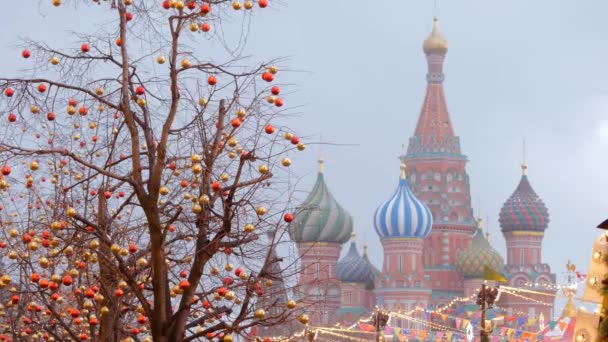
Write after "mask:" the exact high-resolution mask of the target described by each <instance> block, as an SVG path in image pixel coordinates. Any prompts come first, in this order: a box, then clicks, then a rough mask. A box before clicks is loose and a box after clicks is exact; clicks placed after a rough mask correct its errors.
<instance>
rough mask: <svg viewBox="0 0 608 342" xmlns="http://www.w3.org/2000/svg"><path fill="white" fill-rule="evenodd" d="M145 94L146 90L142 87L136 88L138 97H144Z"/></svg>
mask: <svg viewBox="0 0 608 342" xmlns="http://www.w3.org/2000/svg"><path fill="white" fill-rule="evenodd" d="M145 92H146V90H145V89H144V87H142V86H138V87H137V88H135V94H137V95H143V94H144V93H145Z"/></svg>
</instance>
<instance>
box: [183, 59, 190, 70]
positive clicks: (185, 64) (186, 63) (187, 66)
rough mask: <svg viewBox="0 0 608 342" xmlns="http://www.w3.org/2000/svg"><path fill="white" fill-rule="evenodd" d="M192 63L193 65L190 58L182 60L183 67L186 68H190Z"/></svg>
mask: <svg viewBox="0 0 608 342" xmlns="http://www.w3.org/2000/svg"><path fill="white" fill-rule="evenodd" d="M191 65H192V63H190V60H188V59H184V60H182V68H184V69H186V68H189V67H190V66H191Z"/></svg>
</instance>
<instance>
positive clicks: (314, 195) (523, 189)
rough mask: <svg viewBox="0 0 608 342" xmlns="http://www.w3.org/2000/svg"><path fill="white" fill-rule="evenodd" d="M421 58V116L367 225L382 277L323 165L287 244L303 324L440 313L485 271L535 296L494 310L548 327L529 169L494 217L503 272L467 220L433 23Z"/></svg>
mask: <svg viewBox="0 0 608 342" xmlns="http://www.w3.org/2000/svg"><path fill="white" fill-rule="evenodd" d="M423 51H424V54H425V56H426V59H427V62H428V73H427V76H426V80H427V86H426V95H425V97H424V102H423V104H422V110H421V111H420V116H419V117H418V122H417V124H416V129H415V131H414V134H413V136H412V137H411V138H410V139H409V144H408V147H407V150H406V152H405V153H404V154H403V155H401V156H400V160H401V165H400V169H398V168H397V165H395V166H396V167H395V183H396V184H395V185H396V189H395V190H394V191H393V193H392V195H391V196H390V197H389V198H388V199H387V200H386V201H384V202H381V203H380V205H379V206H378V208H377V209H376V211H375V214H374V216H373V226H374V228H375V231H376V233H377V234H378V236H379V238H380V241H381V243H382V247H383V250H384V259H383V263H382V268H381V269H377V268H376V267H375V266H374V265H373V264H372V263H371V262H370V260H369V259H368V256H367V251H366V246H365V245H364V246H363V248H362V252H360V251H359V248H358V246H357V244H356V241H354V240H355V239H354V234H353V220H352V218H351V216H350V215H349V213H348V211H347V210H346V209H345V208H343V207H342V206H341V205H340V204H339V203H338V202H337V201H336V199H335V198H334V196H333V195H332V193H331V192H330V190H329V188H328V186H327V184H326V179H325V177H324V174H323V160H322V159H319V170H318V174H317V179H316V182H315V184H314V187H313V189H312V191H311V192H310V193H309V195H308V197H307V198H306V199H305V200H304V202H303V203H302V204H301V205H300V208H302V211H301V213H300V214H298V215H297V216H296V218H295V220H294V223H293V225H292V227H291V231H290V235H291V238H292V240H294V241H295V242H296V244H297V247H298V252H299V254H300V258H301V259H300V263H301V265H300V272H299V281H298V282H299V289H300V290H299V291H300V295H301V297H302V298H306V301H307V302H309V303H310V307H309V308H308V309H307V312H308V314H309V316H310V319H311V324H312V325H316V326H328V325H333V324H335V323H337V322H344V323H346V322H348V323H352V322H356V321H357V320H358V319H360V318H367V317H369V316H370V314H371V313H372V312H373V310H374V307H375V306H376V305H377V306H378V307H380V308H383V309H385V310H391V311H397V310H398V311H402V312H407V311H410V310H414V309H415V308H431V309H432V308H436V307H441V306H443V305H446V304H448V303H449V302H450V301H452V300H453V299H455V298H463V297H466V296H471V295H474V294H475V293H476V291H477V290H478V288H479V287H480V285H481V283H482V282H483V280H482V279H483V271H484V265H487V266H488V267H490V268H491V269H493V270H495V271H497V272H500V273H502V274H503V275H504V276H505V277H506V278H507V279H508V284H507V285H508V286H510V287H512V288H521V287H524V286H525V287H526V289H528V290H530V289H531V290H534V291H532V292H536V293H537V295H536V298H530V296H532V297H534V296H535V295H529V294H527V295H526V296H524V297H522V296H521V295H518V294H517V292H509V293H504V294H502V295H501V297H500V299H499V302H498V303H497V304H498V305H499V306H500V307H501V308H503V309H505V310H506V311H507V312H509V313H523V314H525V315H526V316H527V317H530V318H534V317H539V316H541V315H542V316H544V317H546V318H547V319H551V318H552V317H553V304H552V303H551V304H547V303H545V302H543V300H545V301H546V297H545V298H542V297H543V294H548V295H554V294H555V292H556V291H555V290H551V289H552V288H553V289H554V288H555V287H554V285H555V282H556V277H555V274H553V273H551V269H550V267H549V265H548V264H546V263H543V261H542V253H541V251H542V240H543V236H544V233H545V229H546V228H547V226H548V223H549V214H548V211H547V208H546V207H545V205H544V203H543V201H542V200H541V199H540V197H539V196H538V195H537V194H536V192H535V191H534V190H533V188H532V186H531V184H530V181H529V179H528V176H527V165H526V164H525V162H524V163H523V165H522V166H521V169H522V175H521V179H520V180H519V184H518V185H517V187H516V188H515V191H514V192H513V194H512V195H511V196H510V197H508V198H507V200H506V201H505V203H504V205H503V207H502V209H501V211H500V214H499V222H500V227H501V230H502V233H503V236H504V238H505V241H506V245H507V249H506V250H507V256H506V262H505V260H504V259H503V257H502V256H501V255H500V254H499V253H498V252H497V251H496V250H495V249H494V248H493V247H492V245H491V244H490V241H489V237H488V236H487V235H486V234H484V232H483V228H482V224H481V219H477V220H476V219H475V217H474V215H473V210H472V207H471V194H470V182H469V176H468V175H467V172H466V163H467V157H466V156H465V155H464V154H463V153H462V151H461V148H460V140H459V137H458V136H456V134H455V132H454V128H453V125H452V121H451V119H450V116H449V114H448V109H447V104H446V100H445V95H444V89H443V81H444V74H443V62H444V59H445V57H446V54H447V51H448V43H447V41H446V40H445V39H444V38H443V37H442V36H441V34H440V33H439V29H438V22H437V19H436V18H435V19H434V23H433V30H432V32H431V34H430V36H429V37H428V38H427V39H426V40H425V41H424V43H423ZM388 191H389V189H387V192H388ZM307 208H308V209H307ZM349 240H351V242H350V244H349V245H348V246H346V248H348V251H347V253H346V254H345V256H344V257H342V258H341V259H340V255H341V251H342V248H343V247H345V246H344V244H347V243H348V242H349ZM530 284H532V285H530ZM529 292H531V291H528V292H527V293H529ZM524 298H525V300H524Z"/></svg>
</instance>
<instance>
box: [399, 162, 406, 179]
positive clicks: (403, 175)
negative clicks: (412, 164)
mask: <svg viewBox="0 0 608 342" xmlns="http://www.w3.org/2000/svg"><path fill="white" fill-rule="evenodd" d="M406 169H407V167H406V166H405V163H401V175H400V177H399V178H400V179H405V178H406V172H405V170H406Z"/></svg>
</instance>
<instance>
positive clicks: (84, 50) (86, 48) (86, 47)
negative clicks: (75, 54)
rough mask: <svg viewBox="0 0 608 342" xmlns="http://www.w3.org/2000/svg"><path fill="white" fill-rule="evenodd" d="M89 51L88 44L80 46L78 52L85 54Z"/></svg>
mask: <svg viewBox="0 0 608 342" xmlns="http://www.w3.org/2000/svg"><path fill="white" fill-rule="evenodd" d="M90 50H91V49H90V48H89V44H82V45H80V51H82V52H84V53H87V52H89V51H90Z"/></svg>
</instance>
